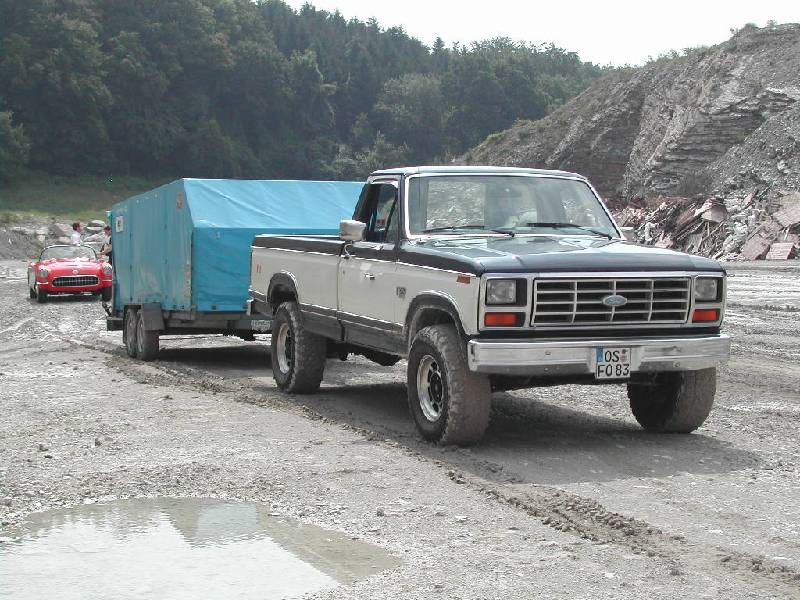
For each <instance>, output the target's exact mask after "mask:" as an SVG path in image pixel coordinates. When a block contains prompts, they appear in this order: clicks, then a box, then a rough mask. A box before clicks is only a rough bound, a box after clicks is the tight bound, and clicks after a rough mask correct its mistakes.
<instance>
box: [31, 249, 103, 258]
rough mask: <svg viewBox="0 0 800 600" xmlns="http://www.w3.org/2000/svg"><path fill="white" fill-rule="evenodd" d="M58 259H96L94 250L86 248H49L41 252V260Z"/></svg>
mask: <svg viewBox="0 0 800 600" xmlns="http://www.w3.org/2000/svg"><path fill="white" fill-rule="evenodd" d="M53 258H55V259H59V258H89V259H94V258H97V254H96V253H95V251H94V250H92V249H91V248H89V247H88V246H50V247H49V248H45V249H44V250H42V258H41V260H51V259H53Z"/></svg>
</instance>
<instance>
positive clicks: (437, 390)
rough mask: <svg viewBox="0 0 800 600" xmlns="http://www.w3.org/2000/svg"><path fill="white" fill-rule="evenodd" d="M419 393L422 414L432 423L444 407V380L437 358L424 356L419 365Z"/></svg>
mask: <svg viewBox="0 0 800 600" xmlns="http://www.w3.org/2000/svg"><path fill="white" fill-rule="evenodd" d="M417 394H418V396H419V407H420V410H422V414H423V415H425V418H426V419H428V421H430V422H431V423H433V422H436V421H438V420H439V417H441V415H442V409H443V408H444V381H443V380H442V372H441V370H440V369H439V364H438V363H437V362H436V359H435V358H434V357H432V356H430V355H426V356H424V357H422V360H421V361H420V362H419V367H417Z"/></svg>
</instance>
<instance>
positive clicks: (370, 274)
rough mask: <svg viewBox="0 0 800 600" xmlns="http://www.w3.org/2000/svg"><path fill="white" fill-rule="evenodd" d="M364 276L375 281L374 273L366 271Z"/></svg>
mask: <svg viewBox="0 0 800 600" xmlns="http://www.w3.org/2000/svg"><path fill="white" fill-rule="evenodd" d="M364 278H365V279H369V280H370V281H375V275H373V274H372V273H364Z"/></svg>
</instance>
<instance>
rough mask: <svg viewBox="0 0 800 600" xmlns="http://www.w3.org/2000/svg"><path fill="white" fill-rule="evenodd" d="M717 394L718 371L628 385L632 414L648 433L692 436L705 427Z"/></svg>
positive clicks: (657, 376) (666, 375)
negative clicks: (693, 432)
mask: <svg viewBox="0 0 800 600" xmlns="http://www.w3.org/2000/svg"><path fill="white" fill-rule="evenodd" d="M716 391H717V370H716V369H702V370H700V371H683V372H680V373H658V374H655V375H653V376H652V378H651V379H649V380H646V381H642V382H631V383H629V384H628V398H629V399H630V403H631V411H632V412H633V416H634V417H636V420H637V421H639V424H640V425H641V426H642V427H644V428H645V429H647V430H648V431H657V432H661V433H689V432H691V431H694V430H695V429H697V428H698V427H700V425H702V424H703V423H704V422H705V420H706V418H707V417H708V413H710V412H711V406H712V405H713V404H714V395H715V394H716Z"/></svg>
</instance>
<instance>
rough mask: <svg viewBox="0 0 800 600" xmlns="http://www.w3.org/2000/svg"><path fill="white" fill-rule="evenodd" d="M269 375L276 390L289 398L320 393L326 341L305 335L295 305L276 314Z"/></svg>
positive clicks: (308, 334)
mask: <svg viewBox="0 0 800 600" xmlns="http://www.w3.org/2000/svg"><path fill="white" fill-rule="evenodd" d="M270 349H271V361H272V375H273V377H274V378H275V383H276V384H277V385H278V388H279V389H280V390H282V391H284V392H287V393H289V394H311V393H313V392H315V391H317V390H318V389H319V384H320V383H321V382H322V375H323V374H324V372H325V357H326V354H327V352H326V349H327V341H326V340H325V338H324V337H322V336H320V335H316V334H313V333H310V332H309V331H306V330H305V329H304V328H303V319H302V316H301V315H300V309H299V308H298V306H297V303H295V302H284V303H283V304H281V305H280V306H279V307H278V310H277V311H275V318H274V319H273V320H272V341H271V342H270Z"/></svg>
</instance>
